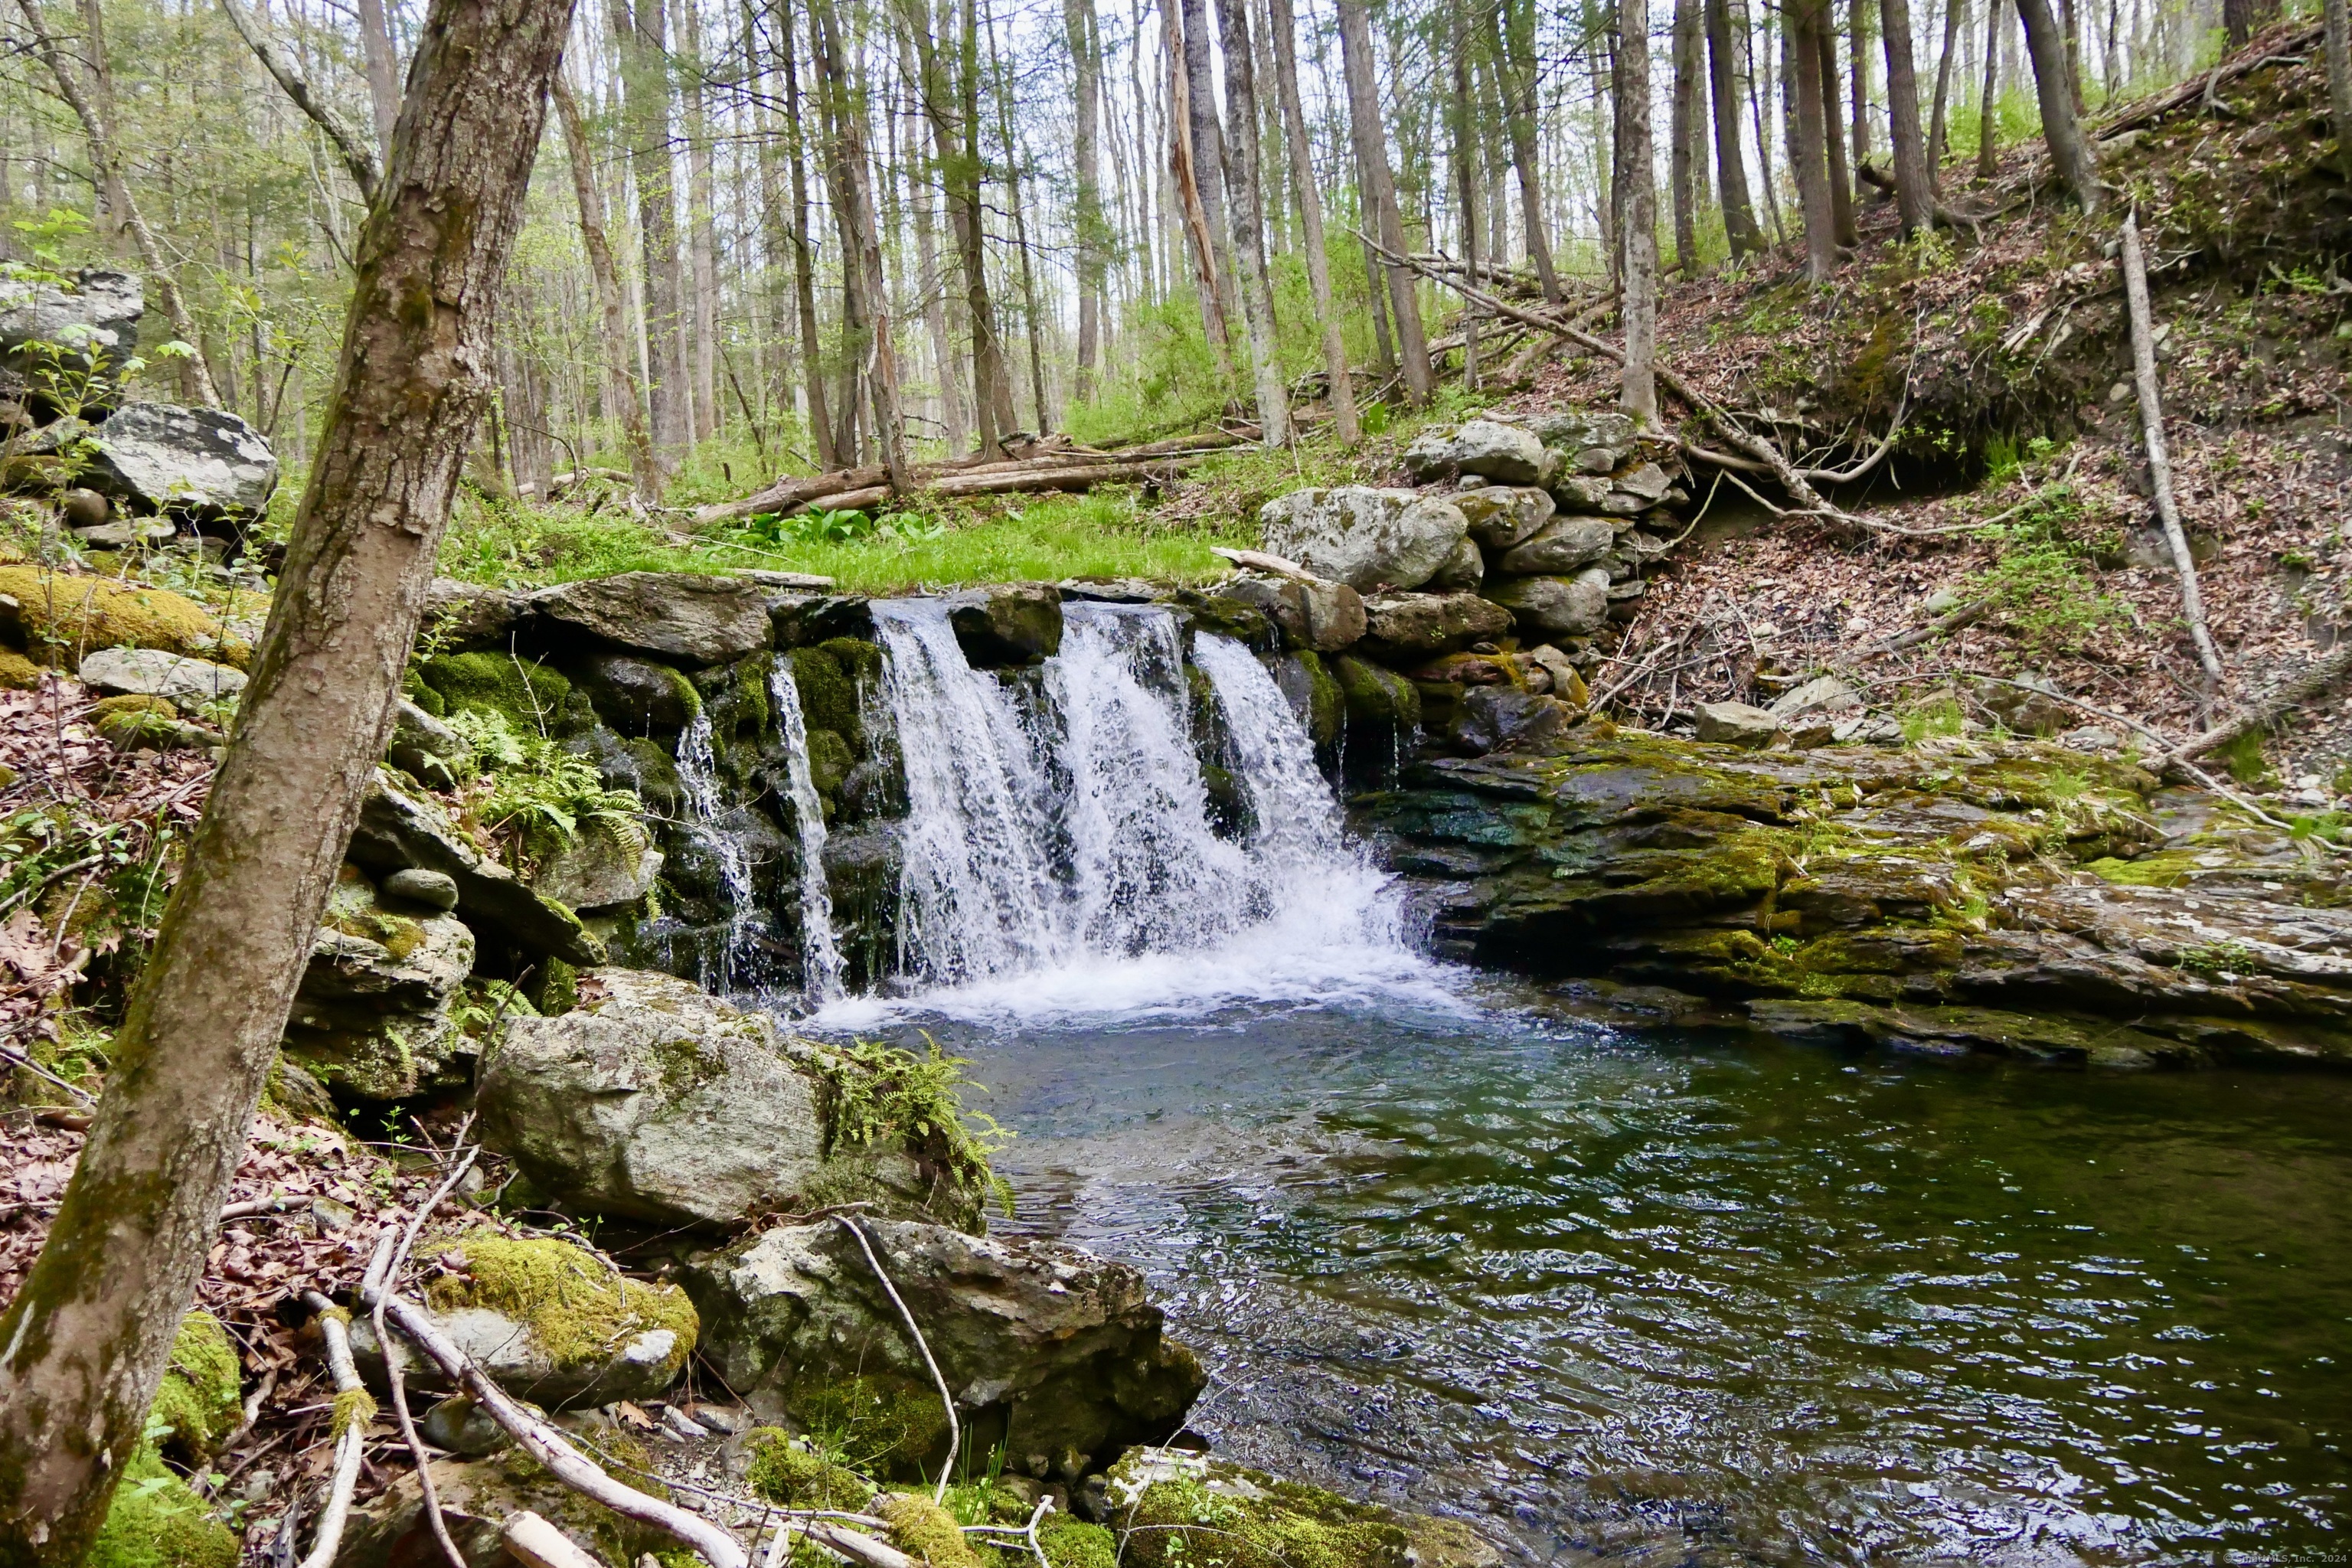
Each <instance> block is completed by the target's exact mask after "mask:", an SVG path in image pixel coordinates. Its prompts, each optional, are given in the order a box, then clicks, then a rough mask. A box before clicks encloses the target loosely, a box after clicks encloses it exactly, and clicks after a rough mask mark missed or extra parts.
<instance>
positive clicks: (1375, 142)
mask: <svg viewBox="0 0 2352 1568" xmlns="http://www.w3.org/2000/svg"><path fill="white" fill-rule="evenodd" d="M1338 6H1339V54H1340V59H1341V63H1342V66H1343V68H1344V69H1345V72H1346V75H1347V79H1348V123H1349V129H1350V132H1351V133H1352V139H1353V141H1354V142H1355V146H1356V166H1357V168H1358V170H1359V171H1360V173H1361V174H1362V176H1363V180H1364V200H1365V205H1367V206H1368V207H1370V209H1371V210H1370V213H1369V214H1368V215H1367V219H1368V221H1370V222H1371V223H1373V224H1374V225H1376V226H1377V237H1378V238H1379V240H1380V242H1381V245H1383V246H1385V247H1388V249H1389V250H1390V251H1391V252H1393V253H1394V254H1396V255H1398V256H1402V255H1404V254H1406V253H1407V251H1409V250H1410V249H1411V248H1412V247H1410V246H1409V245H1408V244H1407V243H1406V240H1405V237H1404V215H1403V213H1402V212H1401V211H1400V210H1399V209H1398V207H1397V195H1396V179H1395V176H1394V175H1392V174H1390V172H1389V148H1388V132H1387V130H1386V129H1385V128H1384V127H1383V126H1382V125H1381V102H1380V95H1379V93H1378V91H1377V90H1376V89H1374V87H1373V84H1372V32H1371V26H1370V22H1369V21H1368V20H1367V19H1366V18H1365V16H1364V7H1363V3H1362V0H1338ZM1387 272H1388V283H1389V307H1390V309H1391V310H1393V311H1394V312H1395V314H1396V331H1397V348H1398V352H1399V354H1400V356H1401V357H1402V361H1403V365H1404V387H1405V395H1406V396H1407V397H1409V398H1410V399H1412V402H1414V403H1415V404H1423V403H1427V402H1428V401H1429V399H1430V395H1431V394H1432V393H1433V392H1434V391H1435V390H1436V388H1437V378H1436V376H1435V375H1434V374H1433V373H1432V372H1431V370H1430V365H1429V338H1428V336H1427V334H1426V333H1424V332H1423V330H1422V325H1421V301H1420V300H1419V299H1417V298H1416V297H1415V296H1414V294H1413V275H1412V271H1411V269H1409V268H1406V267H1404V266H1403V265H1402V264H1397V265H1392V266H1391V267H1389V268H1387Z"/></svg>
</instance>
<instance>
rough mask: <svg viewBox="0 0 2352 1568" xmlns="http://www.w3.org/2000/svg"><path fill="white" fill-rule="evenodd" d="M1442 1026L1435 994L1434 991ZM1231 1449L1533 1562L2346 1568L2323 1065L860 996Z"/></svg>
mask: <svg viewBox="0 0 2352 1568" xmlns="http://www.w3.org/2000/svg"><path fill="white" fill-rule="evenodd" d="M1449 996H1450V997H1451V998H1452V999H1451V1000H1448V999H1447V998H1448V997H1449ZM865 1021H866V1022H867V1023H869V1024H870V1025H871V1027H868V1028H867V1029H866V1030H864V1031H863V1032H866V1033H867V1034H868V1035H869V1036H870V1035H873V1034H877V1033H879V1034H883V1035H887V1036H891V1037H900V1038H905V1039H912V1038H913V1033H912V1031H913V1029H914V1027H915V1026H917V1025H918V1024H920V1025H922V1026H928V1027H929V1028H930V1029H931V1030H932V1032H933V1033H934V1034H936V1035H938V1036H939V1037H940V1039H941V1040H942V1042H943V1043H945V1044H948V1045H949V1046H950V1047H952V1048H954V1049H956V1050H958V1051H960V1052H961V1053H962V1054H964V1055H966V1056H969V1057H971V1058H973V1061H974V1064H975V1065H974V1067H973V1069H972V1071H973V1074H974V1076H975V1077H976V1078H978V1079H980V1080H981V1081H982V1082H984V1083H986V1084H987V1085H989V1086H990V1088H991V1090H992V1092H991V1094H990V1095H989V1096H988V1097H987V1098H986V1099H985V1100H984V1101H983V1102H982V1103H984V1104H985V1106H986V1108H987V1109H988V1110H990V1111H991V1112H992V1114H994V1115H996V1116H997V1117H998V1118H1000V1119H1001V1120H1002V1121H1004V1122H1005V1123H1006V1124H1007V1125H1008V1126H1011V1127H1013V1128H1015V1129H1017V1130H1018V1131H1019V1133H1020V1137H1019V1138H1018V1140H1017V1141H1016V1142H1014V1143H1013V1145H1012V1146H1011V1147H1010V1148H1009V1149H1008V1150H1006V1151H1005V1152H1004V1153H1003V1155H1002V1156H1000V1160H999V1163H1000V1166H1001V1168H1002V1169H1003V1170H1004V1171H1005V1172H1006V1173H1008V1174H1009V1175H1010V1176H1011V1177H1012V1179H1013V1184H1014V1186H1015V1188H1016V1190H1017V1192H1018V1194H1019V1199H1020V1203H1019V1213H1018V1216H1017V1218H1016V1219H1014V1220H1013V1222H1012V1223H1011V1224H1010V1226H1003V1227H1001V1228H1008V1229H1012V1230H1016V1231H1024V1232H1030V1233H1043V1234H1050V1235H1055V1236H1061V1237H1068V1238H1070V1239H1072V1240H1076V1241H1079V1242H1083V1243H1085V1244H1086V1245H1087V1246H1090V1247H1096V1248H1097V1249H1098V1250H1101V1251H1104V1252H1107V1253H1109V1254H1113V1255H1115V1256H1118V1257H1121V1258H1128V1259H1129V1260H1131V1261H1133V1262H1135V1263H1137V1264H1138V1265H1139V1266H1141V1267H1142V1268H1144V1269H1145V1270H1147V1271H1148V1273H1149V1274H1150V1279H1151V1280H1152V1283H1153V1286H1154V1288H1155V1289H1156V1290H1157V1291H1158V1293H1159V1295H1160V1299H1161V1300H1164V1301H1165V1302H1166V1304H1167V1306H1168V1310H1169V1315H1170V1318H1171V1325H1172V1329H1173V1331H1174V1332H1175V1333H1176V1334H1177V1335H1179V1336H1180V1337H1181V1338H1182V1339H1184V1340H1185V1341H1187V1342H1190V1343H1191V1344H1192V1345H1193V1346H1195V1347H1196V1348H1197V1349H1198V1350H1199V1351H1200V1352H1201V1353H1202V1359H1203V1361H1204V1362H1205V1363H1206V1364H1207V1365H1208V1366H1209V1368H1210V1369H1211V1372H1212V1373H1213V1384H1212V1388H1211V1391H1210V1393H1209V1394H1208V1395H1206V1396H1205V1398H1204V1401H1203V1403H1202V1406H1201V1407H1200V1408H1199V1409H1198V1410H1196V1411H1195V1413H1194V1415H1193V1418H1192V1425H1193V1426H1194V1428H1195V1429H1196V1430H1197V1431H1198V1432H1200V1433H1201V1434H1202V1435H1204V1436H1208V1437H1209V1438H1210V1439H1212V1440H1213V1443H1214V1445H1215V1446H1216V1447H1217V1448H1218V1449H1219V1450H1221V1451H1223V1452H1225V1453H1227V1454H1230V1455H1232V1456H1234V1457H1235V1458H1241V1459H1244V1460H1245V1461H1248V1462H1251V1463H1254V1464H1257V1465H1260V1466H1263V1467H1264V1468H1268V1469H1273V1470H1276V1471H1280V1472H1284V1473H1287V1474H1291V1475H1295V1476H1297V1477H1298V1478H1300V1479H1308V1480H1316V1481H1319V1482H1321V1483H1323V1484H1326V1485H1329V1486H1333V1487H1336V1488H1338V1489H1342V1490H1346V1491H1349V1492H1351V1493H1353V1494H1356V1495H1360V1496H1370V1497H1375V1498H1379V1499H1381V1500H1387V1501H1391V1502H1395V1503H1398V1504H1402V1505H1404V1506H1408V1507H1414V1508H1419V1509H1424V1510H1433V1511H1440V1512H1445V1513H1451V1514H1455V1515H1458V1516H1461V1517H1464V1518H1466V1519H1470V1520H1472V1521H1475V1522H1476V1523H1478V1524H1479V1525H1480V1526H1481V1528H1482V1529H1484V1530H1485V1531H1486V1532H1487V1533H1489V1534H1490V1535H1492V1536H1494V1537H1495V1538H1496V1540H1497V1541H1498V1542H1504V1543H1507V1544H1508V1545H1510V1546H1512V1547H1513V1548H1514V1549H1515V1550H1517V1552H1521V1553H1524V1554H1526V1555H1528V1556H1529V1557H1531V1558H1533V1559H1535V1560H1538V1561H1562V1562H1579V1561H1584V1560H1586V1559H1587V1558H1588V1557H1591V1558H1599V1559H1602V1560H1606V1561H1610V1562H1627V1563H1631V1562H1638V1563H1645V1564H1646V1563H1822V1562H1828V1563H1895V1562H1900V1563H1916V1562H1923V1561H1968V1562H1983V1563H2018V1564H2025V1563H2176V1562H2177V1563H2190V1562H2195V1563H2280V1564H2285V1563H2323V1562H2345V1561H2347V1560H2352V1549H2348V1548H2347V1547H2346V1546H2345V1544H2344V1539H2345V1538H2344V1535H2343V1534H2342V1533H2341V1531H2342V1529H2343V1527H2344V1526H2345V1525H2346V1524H2347V1522H2352V1461H2348V1460H2347V1441H2348V1440H2352V1079H2343V1078H2336V1077H2318V1076H2288V1075H2266V1074H2258V1073H2250V1072H2208V1073H2200V1074H2193V1075H2191V1074H2146V1075H2134V1076H2126V1075H2116V1074H2095V1075H2094V1074H2084V1073H2078V1072H2062V1071H2050V1070H2033V1069H2021V1068H2007V1067H2001V1066H1971V1067H1962V1068H1954V1067H1951V1066H1948V1065H1941V1064H1929V1063H1921V1062H1911V1061H1906V1060H1900V1059H1891V1058H1884V1057H1875V1058H1855V1057H1846V1056H1840V1055H1837V1054H1833V1053H1830V1052H1825V1051H1819V1050H1810V1049H1800V1048H1780V1047H1755V1046H1739V1047H1727V1046H1719V1045H1709V1044H1706V1043H1703V1042H1683V1043H1675V1042H1663V1043H1662V1042H1654V1041H1640V1042H1636V1041H1631V1040H1627V1039H1623V1038H1620V1037H1613V1036H1611V1035H1609V1034H1606V1033H1603V1032H1600V1031H1596V1030H1594V1029H1592V1028H1591V1027H1589V1026H1580V1025H1576V1024H1570V1023H1565V1022H1557V1021H1549V1020H1547V1018H1546V1017H1545V1016H1544V1014H1543V1012H1542V1010H1541V1007H1540V1005H1539V1003H1538V1002H1536V1001H1535V1000H1534V999H1532V998H1529V997H1527V996H1523V995H1520V994H1515V993H1512V992H1510V991H1507V990H1503V989H1499V988H1498V989H1493V990H1475V989H1473V988H1472V987H1471V983H1469V982H1467V981H1464V980H1457V981H1455V982H1454V984H1453V985H1452V987H1451V989H1450V990H1448V989H1447V988H1446V987H1443V986H1433V985H1430V984H1419V985H1418V986H1416V987H1414V988H1411V989H1408V990H1406V991H1402V992H1400V993H1399V994H1396V995H1394V996H1392V997H1391V998H1389V999H1387V1000H1385V1001H1378V1000H1368V999H1366V998H1365V997H1363V996H1361V995H1356V994H1348V995H1345V996H1343V997H1342V998H1341V1000H1339V1001H1338V1002H1337V1003H1333V1004H1330V1005H1308V1006H1301V1005H1278V1004H1274V1003H1269V1002H1267V1001H1265V1000H1263V999H1261V1000H1258V1001H1255V1002H1249V1003H1244V1004H1241V1005H1223V1006H1222V1008H1221V1010H1217V1011H1213V1012H1209V1013H1206V1014H1199V1013H1195V1014H1192V1015H1189V1016H1188V1015H1184V1014H1182V1013H1181V1010H1171V1009H1169V1008H1164V1007H1162V1008H1156V1009H1153V1010H1150V1011H1149V1012H1148V1013H1146V1014H1144V1015H1141V1016H1133V1015H1129V1016H1128V1017H1127V1021H1119V1020H1118V1018H1117V1017H1112V1018H1108V1019H1106V1018H1102V1017H1097V1018H1095V1019H1092V1020H1091V1021H1089V1020H1087V1019H1086V1018H1084V1017H1081V1016H1075V1015H1072V1014H1070V1013H1069V1012H1067V1011H1066V1010H1065V1011H1055V1012H1054V1013H1052V1014H1051V1015H1050V1016H1048V1017H1046V1018H1045V1020H1043V1021H1041V1020H1040V1019H1038V1018H1035V1017H1027V1018H1024V1016H1021V1015H1020V1013H1019V1011H1018V1009H1017V1008H1015V1009H1011V1010H1006V1009H1003V1008H1000V1009H999V1010H997V1011H996V1012H994V1013H993V1014H992V1013H991V1012H990V1010H988V1009H985V1008H979V1009H962V1010H956V1009H950V1010H949V1011H948V1014H947V1015H942V1016H922V1015H919V1014H910V1013H908V1012H905V1011H899V1012H898V1013H897V1014H896V1015H895V1016H891V1017H876V1018H872V1019H869V1020H865Z"/></svg>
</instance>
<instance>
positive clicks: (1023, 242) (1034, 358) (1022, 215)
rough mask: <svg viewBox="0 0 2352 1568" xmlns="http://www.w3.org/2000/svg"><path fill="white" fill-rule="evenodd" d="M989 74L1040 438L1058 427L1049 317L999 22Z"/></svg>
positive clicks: (991, 31) (991, 35) (992, 35)
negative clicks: (1048, 389)
mask: <svg viewBox="0 0 2352 1568" xmlns="http://www.w3.org/2000/svg"><path fill="white" fill-rule="evenodd" d="M988 68H989V69H988V74H989V78H990V79H991V80H992V81H993V82H994V83H995V85H996V127H997V131H996V133H997V138H998V140H999V141H1001V142H1003V143H1004V184H1005V190H1006V193H1007V194H1008V195H1010V196H1011V198H1012V205H1013V254H1014V255H1016V256H1018V257H1019V258H1021V322H1022V326H1023V327H1024V329H1026V333H1027V336H1028V339H1029V403H1030V406H1031V408H1032V409H1033V410H1034V412H1035V414H1036V416H1037V434H1039V435H1040V436H1043V435H1044V434H1045V433H1046V432H1047V431H1048V430H1051V429H1052V428H1053V427H1054V411H1053V409H1052V408H1051V407H1050V406H1048V405H1047V404H1046V401H1045V313H1044V312H1043V311H1041V310H1039V309H1038V308H1037V273H1036V267H1035V264H1034V262H1033V261H1032V260H1031V258H1030V255H1029V219H1028V216H1027V212H1026V209H1025V204H1024V199H1023V196H1022V190H1021V187H1022V183H1023V182H1022V177H1021V141H1020V138H1018V137H1016V136H1014V135H1013V83H1012V79H1011V78H1009V77H1008V76H1007V75H1006V74H1005V72H1004V70H1003V62H1002V60H1001V59H1000V58H999V57H998V55H997V51H996V22H995V18H994V17H993V16H992V17H991V18H990V20H989V24H988Z"/></svg>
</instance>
